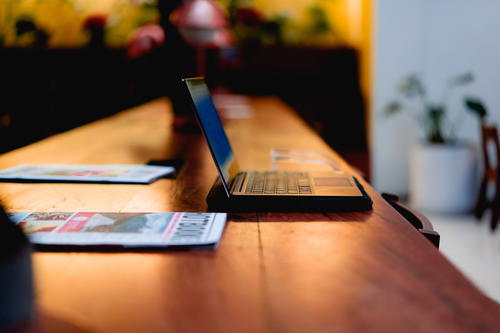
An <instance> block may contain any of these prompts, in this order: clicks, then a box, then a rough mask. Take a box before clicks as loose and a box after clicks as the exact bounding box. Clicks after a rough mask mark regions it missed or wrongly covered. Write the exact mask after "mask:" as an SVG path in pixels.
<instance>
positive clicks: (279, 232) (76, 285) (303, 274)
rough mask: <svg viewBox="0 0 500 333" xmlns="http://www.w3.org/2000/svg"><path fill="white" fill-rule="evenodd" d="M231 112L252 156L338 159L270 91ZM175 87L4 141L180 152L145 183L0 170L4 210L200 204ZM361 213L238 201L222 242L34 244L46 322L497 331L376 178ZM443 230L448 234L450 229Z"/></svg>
mask: <svg viewBox="0 0 500 333" xmlns="http://www.w3.org/2000/svg"><path fill="white" fill-rule="evenodd" d="M251 105H252V107H253V109H254V116H253V117H252V118H250V119H232V120H225V122H224V123H225V124H224V125H225V127H226V129H227V132H228V135H229V136H230V139H231V141H232V143H233V149H234V150H235V153H236V156H237V158H238V160H239V163H240V165H241V166H242V167H243V168H244V169H262V170H264V169H269V168H270V166H271V159H270V154H269V151H270V149H272V148H289V149H303V150H310V151H317V152H323V153H326V154H328V155H330V156H332V157H333V158H335V159H337V160H338V161H339V163H341V164H344V162H343V161H342V160H341V158H340V157H339V156H338V155H336V154H335V152H333V151H331V149H330V148H329V147H328V146H327V145H326V144H325V143H324V142H323V141H322V140H321V139H320V138H319V137H318V136H317V135H316V134H314V133H313V132H312V131H311V130H310V129H309V128H308V127H307V126H306V125H305V124H304V122H303V121H302V120H300V119H299V118H298V117H297V116H296V115H295V114H294V113H293V112H291V110H290V109H288V108H287V107H286V106H285V105H284V104H282V103H281V102H280V101H279V100H277V99H275V98H271V97H269V98H252V99H251ZM172 119H173V117H172V114H171V111H170V104H169V102H168V101H167V100H163V99H161V100H156V101H153V102H151V103H148V104H145V105H143V106H141V107H138V108H135V109H131V110H127V111H125V112H122V113H120V114H118V115H115V116H112V117H110V118H106V119H103V120H100V121H98V122H95V123H92V124H89V125H87V126H84V127H81V128H78V129H75V130H72V131H69V132H67V133H63V134H60V135H56V136H53V137H51V138H48V139H46V140H43V141H41V142H38V143H36V144H33V145H30V146H27V147H24V148H22V149H19V150H16V151H13V152H10V153H7V154H4V155H2V156H1V157H0V168H7V167H11V166H14V165H17V164H21V163H54V164H57V163H68V164H79V163H89V164H91V163H92V164H94V163H95V164H101V163H103V164H105V163H113V164H116V163H145V162H147V161H149V160H152V159H166V158H177V157H180V158H183V159H184V160H185V163H184V166H183V168H182V169H181V171H180V173H179V175H178V177H177V179H161V180H159V181H157V182H155V183H153V184H150V185H115V184H24V183H23V184H15V183H0V198H1V201H2V203H3V205H4V206H5V207H6V208H7V210H9V211H108V212H162V211H203V210H206V209H207V207H206V204H205V196H206V194H207V193H208V190H209V189H210V186H211V185H212V183H213V181H214V179H215V177H216V169H215V167H214V165H213V162H212V160H211V157H210V154H209V151H208V149H207V147H206V144H205V142H204V139H203V138H202V137H201V135H200V134H199V133H191V134H190V133H176V132H174V131H173V129H172ZM364 185H365V186H366V189H367V191H368V192H369V194H370V195H371V196H372V198H373V201H374V209H373V211H370V212H363V213H323V212H312V213H258V214H252V213H250V214H233V215H231V216H230V222H229V223H228V225H227V228H226V230H225V233H224V236H223V239H222V242H221V246H220V248H219V249H217V250H192V251H156V252H124V253H85V252H69V253H41V252H37V253H34V255H33V259H34V271H35V280H36V290H37V292H36V294H37V298H36V300H37V307H38V321H37V325H38V328H39V329H40V331H42V332H58V331H59V332H157V331H160V332H337V331H340V332H343V331H349V332H351V331H376V332H377V331H378V332H406V331H411V332H498V331H500V306H499V305H498V304H497V303H495V302H494V301H492V300H490V299H489V298H487V297H486V296H484V295H482V294H481V293H480V292H479V291H478V290H477V289H476V288H475V287H474V286H473V285H472V284H471V283H470V282H469V281H468V280H467V279H466V278H465V277H464V276H463V275H462V274H461V273H460V272H459V271H458V270H457V269H456V268H455V267H454V266H453V265H452V264H450V263H449V262H448V261H447V260H446V259H445V258H444V257H443V256H442V255H441V254H440V253H439V252H438V251H437V250H436V249H435V248H434V247H433V246H432V245H431V244H430V243H429V242H428V241H427V240H426V239H424V238H423V237H422V236H421V235H420V234H419V233H418V232H417V231H416V230H414V229H412V227H411V226H410V225H409V224H408V223H406V222H405V221H404V220H403V219H402V217H401V216H400V215H398V214H397V213H396V212H395V211H394V210H393V209H392V207H390V206H389V205H388V204H386V203H385V201H384V200H383V199H382V198H381V197H380V196H378V195H377V194H376V193H375V192H374V191H373V189H372V188H371V187H370V186H369V185H368V184H366V183H365V184H364ZM442 236H443V241H446V235H442Z"/></svg>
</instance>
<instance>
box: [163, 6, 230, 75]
mask: <svg viewBox="0 0 500 333" xmlns="http://www.w3.org/2000/svg"><path fill="white" fill-rule="evenodd" d="M172 23H173V24H174V25H175V26H176V27H177V29H179V32H180V34H181V36H182V38H184V40H185V41H186V42H187V43H188V44H189V45H191V46H192V47H194V48H195V49H196V58H197V59H196V62H197V68H198V75H204V74H205V50H206V49H207V48H208V47H214V46H215V47H221V46H227V45H229V44H230V43H231V40H230V37H229V34H228V32H227V30H226V28H227V26H228V21H227V18H226V14H225V12H224V10H223V9H222V8H221V7H220V6H219V5H218V4H217V3H215V2H213V1H212V0H188V1H186V2H184V3H183V4H182V5H181V6H180V7H179V8H178V9H177V10H176V11H175V12H174V13H173V14H172Z"/></svg>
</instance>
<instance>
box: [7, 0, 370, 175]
mask: <svg viewBox="0 0 500 333" xmlns="http://www.w3.org/2000/svg"><path fill="white" fill-rule="evenodd" d="M204 2H208V1H181V0H6V1H2V2H1V4H0V45H1V49H0V63H1V64H2V68H3V69H2V75H1V77H0V91H1V92H2V93H1V98H2V100H3V101H2V102H1V104H0V114H1V118H0V119H1V125H0V126H2V134H1V135H2V138H1V142H2V147H1V148H2V150H3V151H7V150H10V149H13V148H16V147H19V146H22V145H25V144H27V143H30V142H33V141H35V140H38V139H41V138H43V137H46V136H48V135H51V134H54V133H57V132H60V131H63V130H67V129H68V128H72V127H75V126H78V125H81V124H83V123H86V122H89V121H91V120H94V119H98V118H100V117H103V116H106V115H109V114H112V113H115V112H117V111H119V110H122V109H125V108H128V107H131V106H134V105H137V104H140V103H143V102H145V101H148V100H151V99H154V98H157V97H159V96H174V95H175V94H177V92H176V88H177V87H176V86H177V85H178V84H179V82H178V81H179V79H180V78H181V77H183V76H192V75H199V74H204V75H206V76H207V79H208V81H209V84H210V86H211V87H212V88H224V89H225V90H226V91H231V92H234V93H242V94H254V95H275V96H278V97H280V98H281V99H283V100H284V101H285V102H287V103H288V104H289V105H291V106H292V107H293V108H295V109H296V110H297V111H298V112H299V113H300V114H301V115H302V116H303V117H304V119H306V121H308V122H309V123H310V124H311V125H312V126H313V128H315V129H316V130H317V131H318V133H320V134H321V135H322V136H323V137H324V138H325V140H326V141H327V142H328V143H329V144H331V145H332V146H333V147H335V149H337V150H339V151H340V152H341V153H345V154H346V156H347V157H348V158H351V159H353V160H355V162H356V164H358V165H359V166H360V168H362V169H363V170H364V172H365V173H366V174H367V175H368V174H369V167H368V161H369V159H368V146H367V130H366V129H367V127H366V119H367V117H366V115H365V111H366V110H365V106H366V105H367V100H368V95H369V94H368V90H369V87H368V85H369V83H368V82H369V69H368V68H369V67H368V66H369V61H368V55H369V43H370V36H369V22H370V19H371V5H370V4H369V3H368V2H364V1H352V0H313V1H311V0H293V1H271V0H214V1H210V2H211V5H213V4H214V3H215V5H217V6H218V8H220V9H221V11H222V15H223V16H222V18H221V17H219V16H220V15H219V13H218V12H217V10H215V13H211V12H210V11H207V9H206V8H205V7H203V6H206V4H203V3H204ZM199 6H201V7H200V9H197V8H198V7H199ZM185 7H189V8H185ZM200 10H201V15H199V16H196V15H198V14H197V11H200ZM190 11H191V13H190ZM193 15H194V18H192V16H193ZM218 15H219V16H218ZM221 20H222V21H223V22H220V21H221ZM199 22H201V23H199ZM200 24H201V25H202V27H201V28H207V29H211V28H216V29H218V30H220V31H217V36H213V37H208V39H207V40H199V41H197V40H195V41H189V40H186V38H185V37H186V36H184V35H182V32H184V31H183V28H185V27H186V26H187V29H188V30H189V29H191V30H196V29H198V30H199V27H197V25H200ZM203 24H205V26H203ZM158 27H160V28H161V31H160V32H158V30H155V28H158ZM194 33H195V34H196V31H194ZM162 34H163V35H162ZM188 34H189V32H188ZM181 35H182V36H181ZM193 43H194V44H193ZM200 43H201V44H200ZM200 46H201V48H202V51H200ZM200 53H202V57H203V68H202V69H201V68H200V67H199V64H198V63H199V62H200ZM200 69H201V70H202V72H200ZM179 109H180V106H179Z"/></svg>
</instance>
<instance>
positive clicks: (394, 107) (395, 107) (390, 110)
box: [384, 101, 403, 117]
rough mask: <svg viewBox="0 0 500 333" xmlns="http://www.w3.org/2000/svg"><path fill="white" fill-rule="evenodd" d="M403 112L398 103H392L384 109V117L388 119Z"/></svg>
mask: <svg viewBox="0 0 500 333" xmlns="http://www.w3.org/2000/svg"><path fill="white" fill-rule="evenodd" d="M402 110H403V107H402V105H401V103H399V101H392V102H390V103H389V104H387V106H386V107H385V109H384V116H385V117H390V116H393V115H395V114H397V113H399V112H401V111H402Z"/></svg>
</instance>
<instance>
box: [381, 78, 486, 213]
mask: <svg viewBox="0 0 500 333" xmlns="http://www.w3.org/2000/svg"><path fill="white" fill-rule="evenodd" d="M473 79H474V78H473V75H472V74H471V73H463V74H460V75H457V76H454V77H451V78H450V79H449V81H448V82H447V85H446V89H445V91H444V96H443V98H442V100H441V102H439V103H434V102H431V101H430V100H429V98H428V95H427V91H426V89H425V86H424V84H423V82H422V80H421V79H420V78H419V76H418V75H409V76H407V77H405V78H403V79H402V80H401V82H399V84H398V86H397V92H398V97H397V99H395V100H393V101H391V102H390V103H389V104H388V105H387V107H386V108H385V110H384V114H385V116H389V117H391V116H394V115H396V114H399V113H406V114H407V115H409V116H411V117H413V118H415V120H416V121H417V123H418V124H419V125H420V126H421V128H422V130H423V132H424V140H422V141H421V142H419V143H418V144H416V145H415V146H414V147H413V148H412V151H411V155H410V159H411V163H410V202H411V204H412V205H413V206H414V207H416V208H417V209H422V210H424V211H433V212H440V213H462V212H467V211H470V210H472V208H473V206H474V200H475V195H476V190H477V169H476V168H477V153H476V149H475V146H474V145H472V144H470V143H467V142H464V141H462V140H459V139H458V136H457V133H456V132H457V130H458V124H459V122H460V117H459V118H458V119H454V120H453V119H451V117H450V116H449V115H448V113H447V100H448V98H449V97H450V96H451V92H452V91H453V90H454V89H458V88H460V87H463V86H465V85H468V84H470V83H471V82H472V81H473ZM464 106H465V107H466V109H467V110H469V111H471V112H472V113H473V114H475V115H477V116H478V117H479V118H481V120H482V119H484V117H485V116H486V109H485V108H484V106H483V104H482V103H481V102H480V101H479V100H477V99H475V98H469V97H465V98H464Z"/></svg>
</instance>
